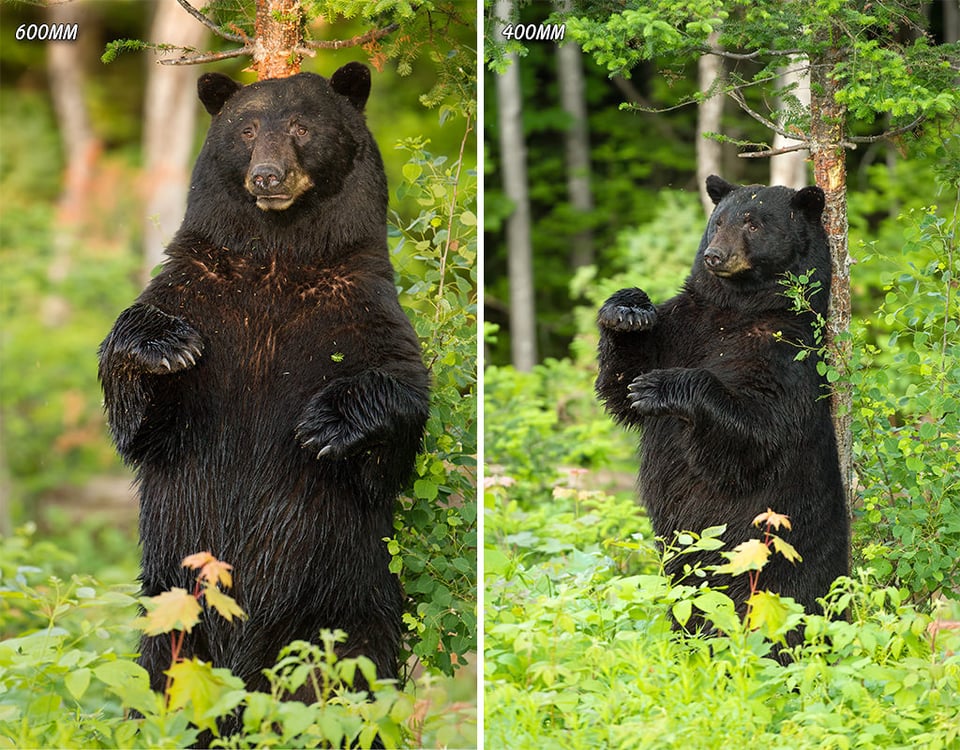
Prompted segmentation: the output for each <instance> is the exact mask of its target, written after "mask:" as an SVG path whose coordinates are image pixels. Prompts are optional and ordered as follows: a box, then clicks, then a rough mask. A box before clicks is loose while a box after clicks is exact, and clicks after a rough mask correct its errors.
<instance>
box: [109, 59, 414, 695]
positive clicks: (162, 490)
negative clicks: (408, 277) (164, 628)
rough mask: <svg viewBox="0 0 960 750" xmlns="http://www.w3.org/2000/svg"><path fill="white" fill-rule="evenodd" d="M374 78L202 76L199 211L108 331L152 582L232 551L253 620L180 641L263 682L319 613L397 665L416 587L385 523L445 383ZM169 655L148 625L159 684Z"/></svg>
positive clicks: (116, 413) (118, 416) (349, 74)
mask: <svg viewBox="0 0 960 750" xmlns="http://www.w3.org/2000/svg"><path fill="white" fill-rule="evenodd" d="M369 92H370V73H369V71H368V69H367V68H366V67H365V66H364V65H361V64H359V63H350V64H348V65H345V66H344V67H342V68H340V69H339V70H337V71H336V72H335V73H334V74H333V76H332V77H331V78H330V79H329V80H327V79H326V78H323V77H321V76H319V75H315V74H311V73H301V74H299V75H296V76H293V77H290V78H286V79H278V80H264V81H260V82H257V83H254V84H251V85H249V86H241V85H240V84H238V83H236V82H235V81H233V80H231V79H230V78H228V77H227V76H224V75H221V74H216V73H211V74H206V75H204V76H202V77H201V78H200V79H199V82H198V93H199V96H200V100H201V102H202V103H203V105H204V107H205V108H206V109H207V111H208V112H209V113H210V114H211V115H212V121H211V125H210V128H209V132H208V134H207V137H206V141H205V143H204V145H203V148H202V150H201V152H200V155H199V157H198V158H197V162H196V165H195V167H194V171H193V177H192V182H191V187H190V195H189V199H188V205H187V210H186V215H185V217H184V220H183V223H182V225H181V227H180V229H179V231H178V232H177V234H176V235H175V237H174V238H173V240H172V241H171V243H170V245H169V247H168V248H167V251H166V252H167V259H166V262H165V264H164V266H163V268H162V270H161V272H160V273H159V275H157V276H156V277H155V278H154V279H153V280H152V281H151V283H150V284H149V285H148V286H147V288H146V289H145V290H144V291H143V292H142V293H141V294H140V296H139V297H138V299H137V300H136V302H135V303H134V304H133V305H132V306H131V307H129V308H128V309H126V310H124V311H123V312H122V313H121V314H120V316H119V318H118V319H117V321H116V323H115V324H114V326H113V329H112V330H111V331H110V333H109V335H108V336H107V338H106V339H105V340H104V342H103V344H102V345H101V347H100V367H99V375H100V380H101V382H102V386H103V392H104V399H105V405H106V410H107V416H108V422H109V425H110V430H111V433H112V436H113V439H114V441H115V442H116V445H117V448H118V450H119V452H120V454H121V455H122V457H123V458H124V459H125V460H126V461H127V462H128V463H129V464H131V465H132V466H133V467H135V469H136V475H137V483H138V485H139V493H140V538H141V545H142V554H143V561H142V572H141V580H142V583H143V591H144V594H145V595H148V596H151V595H156V594H159V593H160V592H162V591H166V590H168V589H170V588H172V587H174V586H178V587H182V588H185V589H187V590H192V588H193V577H194V575H195V573H194V572H192V571H188V570H186V569H184V568H183V567H181V560H182V559H183V558H184V557H186V556H187V555H189V554H191V553H194V552H199V551H210V552H212V553H213V555H214V556H216V557H218V558H219V559H221V560H224V561H227V562H229V563H231V564H232V565H233V566H234V588H233V590H232V592H231V593H232V595H233V596H234V597H235V598H236V599H237V601H238V603H239V604H240V606H241V607H243V608H244V610H245V611H246V613H247V614H248V616H249V619H247V620H246V621H244V622H242V623H240V624H237V622H236V621H234V622H233V623H228V622H226V621H225V620H224V619H223V618H221V617H219V616H214V615H208V616H206V617H204V618H203V620H202V622H201V624H200V625H199V626H197V627H195V628H194V629H193V631H192V632H191V633H190V634H189V635H188V636H187V638H186V642H185V646H184V650H183V655H184V656H187V657H189V656H197V657H199V658H201V659H203V660H204V661H207V662H211V663H213V664H214V665H215V666H220V667H228V668H230V669H231V670H232V671H233V673H234V674H235V675H237V676H239V677H242V678H243V679H244V680H245V681H246V683H247V685H248V687H249V688H250V689H255V690H257V689H258V690H263V689H267V682H266V679H265V678H264V677H263V675H262V674H261V671H262V670H263V669H264V668H265V667H269V666H272V665H273V663H274V660H275V658H276V656H277V652H278V650H279V648H280V647H282V646H283V645H285V644H287V643H288V642H289V641H292V640H295V639H302V640H313V641H316V640H318V636H319V632H320V630H321V629H322V628H330V629H334V628H339V629H342V630H344V631H346V632H347V633H348V635H349V638H348V640H347V642H346V643H345V644H344V645H343V648H342V654H343V655H344V656H355V655H365V656H367V657H369V658H370V659H371V660H372V661H373V662H374V664H375V665H376V668H377V674H378V677H381V678H388V679H389V678H396V677H397V675H398V663H397V662H398V651H399V643H400V638H401V614H402V610H403V594H402V591H401V588H400V584H399V581H398V579H397V578H396V576H394V575H393V574H392V573H391V572H390V571H389V570H388V565H389V562H390V558H389V554H388V552H387V548H386V544H385V542H384V539H385V538H386V537H391V536H392V535H393V534H394V526H393V520H394V510H395V504H396V498H397V495H398V493H399V491H400V490H401V487H402V485H403V484H404V482H405V481H406V480H407V478H408V476H409V475H410V473H411V471H412V468H413V464H414V459H415V456H416V454H417V452H418V450H419V449H420V446H421V444H422V438H423V430H424V426H425V423H426V420H427V416H428V409H429V383H428V374H427V370H426V368H425V367H424V364H423V361H422V357H421V351H420V344H419V341H418V339H417V336H416V335H415V333H414V330H413V327H412V325H411V324H410V322H409V320H408V319H407V317H406V316H405V314H404V312H403V311H402V309H401V308H400V305H399V302H398V299H397V292H396V286H395V281H394V271H393V267H392V265H391V263H390V259H389V255H388V248H387V238H386V223H387V220H386V211H387V187H386V177H385V175H384V169H383V163H382V161H381V157H380V153H379V151H378V149H377V145H376V143H375V142H374V139H373V136H372V135H371V133H370V131H369V130H368V129H367V126H366V123H365V116H364V106H365V104H366V101H367V97H368V95H369ZM170 660H171V653H170V640H169V638H163V637H157V638H144V639H143V641H142V644H141V656H140V661H141V663H142V664H143V665H144V666H145V667H146V669H147V670H148V671H149V673H150V675H151V681H152V686H153V688H154V689H157V690H162V689H163V686H164V680H165V677H164V674H163V672H164V670H165V669H168V668H169V667H170ZM305 695H307V693H305ZM298 697H299V696H298Z"/></svg>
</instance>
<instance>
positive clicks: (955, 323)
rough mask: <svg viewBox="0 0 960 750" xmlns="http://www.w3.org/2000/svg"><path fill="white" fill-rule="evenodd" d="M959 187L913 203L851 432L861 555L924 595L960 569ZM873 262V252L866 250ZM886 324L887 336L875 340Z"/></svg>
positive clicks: (864, 350) (864, 367) (888, 278)
mask: <svg viewBox="0 0 960 750" xmlns="http://www.w3.org/2000/svg"><path fill="white" fill-rule="evenodd" d="M958 211H960V198H957V200H955V202H954V205H953V206H952V207H949V208H948V209H947V210H946V211H940V210H938V209H936V208H929V209H927V210H925V211H918V212H912V213H911V214H910V215H909V216H908V221H909V224H908V225H907V227H906V230H905V232H904V235H905V237H904V240H905V241H904V242H903V245H902V248H900V250H899V251H898V252H896V254H895V255H894V256H892V257H890V256H888V257H886V258H885V259H882V260H886V261H887V263H888V264H893V265H894V267H895V270H890V271H888V272H886V273H884V274H883V276H884V279H885V283H884V289H885V292H886V294H885V297H884V300H883V304H882V305H881V307H880V309H879V310H878V311H877V314H876V317H875V319H867V320H866V321H864V324H863V326H862V327H861V328H860V329H859V330H858V331H857V335H858V337H859V339H860V340H861V341H863V342H864V343H863V345H862V346H859V347H856V349H857V351H859V352H860V354H861V363H860V369H859V371H858V372H856V373H855V375H854V386H855V394H856V402H855V405H854V435H855V438H856V444H855V455H856V460H857V474H858V477H859V479H860V483H861V488H862V489H861V492H862V497H863V508H862V511H861V513H860V518H859V521H858V524H857V531H858V532H859V533H860V534H862V535H863V545H862V553H861V555H862V559H863V560H864V561H865V562H866V563H869V564H870V565H871V566H872V567H873V568H875V569H876V570H877V571H878V573H879V574H880V575H881V576H882V578H883V579H884V580H888V581H889V582H890V583H893V584H896V585H900V586H904V587H906V588H907V589H908V590H909V591H910V592H911V595H912V597H913V599H914V600H915V601H918V602H922V601H926V600H928V599H929V597H930V596H931V595H933V594H935V593H937V592H938V591H940V590H942V589H944V588H945V587H946V588H950V587H951V582H952V581H955V580H956V578H957V575H958V574H960V567H958V562H957V558H956V554H955V551H956V549H957V546H958V544H960V458H958V454H957V449H956V446H957V445H958V444H960V408H958V407H960V404H958V400H957V383H960V333H958V328H960V300H958V293H957V289H956V279H957V278H958V275H960V249H958V229H960V225H958ZM867 262H873V261H872V259H868V261H867ZM878 326H880V327H882V328H883V329H886V330H889V331H890V333H889V336H888V337H887V338H886V340H877V341H876V343H868V340H869V339H868V337H870V338H872V337H873V336H874V335H875V330H874V329H876V328H877V327H878Z"/></svg>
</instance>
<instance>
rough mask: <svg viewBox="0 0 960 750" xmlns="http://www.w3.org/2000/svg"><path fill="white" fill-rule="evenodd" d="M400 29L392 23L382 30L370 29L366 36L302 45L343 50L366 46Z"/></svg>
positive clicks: (318, 40) (323, 40)
mask: <svg viewBox="0 0 960 750" xmlns="http://www.w3.org/2000/svg"><path fill="white" fill-rule="evenodd" d="M399 28H400V24H398V23H392V24H390V25H389V26H384V27H383V28H382V29H371V30H370V31H368V32H367V33H366V34H358V35H357V36H355V37H353V38H351V39H329V40H325V39H308V40H306V42H304V44H305V45H306V46H307V47H309V48H311V49H344V48H345V47H359V46H360V45H361V44H368V43H369V42H375V41H377V40H378V39H383V37H385V36H387V35H388V34H392V33H393V32H394V31H396V30H397V29H399Z"/></svg>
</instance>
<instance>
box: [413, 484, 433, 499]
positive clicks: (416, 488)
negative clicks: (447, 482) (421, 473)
mask: <svg viewBox="0 0 960 750" xmlns="http://www.w3.org/2000/svg"><path fill="white" fill-rule="evenodd" d="M413 492H414V494H415V495H416V496H417V497H419V498H421V499H423V500H436V499H437V495H438V494H439V488H438V487H437V485H436V483H435V482H431V481H430V480H429V479H418V480H417V481H416V482H414V483H413Z"/></svg>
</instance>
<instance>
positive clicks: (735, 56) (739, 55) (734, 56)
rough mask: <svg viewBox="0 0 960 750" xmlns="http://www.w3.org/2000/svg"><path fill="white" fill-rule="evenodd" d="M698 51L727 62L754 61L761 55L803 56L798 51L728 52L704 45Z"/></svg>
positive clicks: (801, 51)
mask: <svg viewBox="0 0 960 750" xmlns="http://www.w3.org/2000/svg"><path fill="white" fill-rule="evenodd" d="M700 51H701V52H702V53H703V54H704V55H716V56H717V57H725V58H727V59H728V60H756V59H757V58H758V57H760V56H762V55H770V56H771V57H789V56H790V55H802V54H805V53H804V51H803V50H800V49H783V50H774V49H764V50H757V51H755V52H730V51H729V50H725V49H721V48H714V47H708V46H706V45H704V46H702V47H700Z"/></svg>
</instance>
